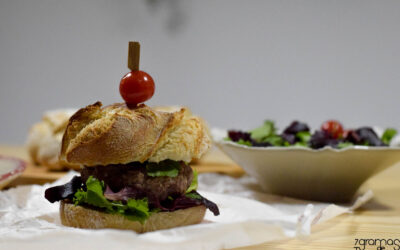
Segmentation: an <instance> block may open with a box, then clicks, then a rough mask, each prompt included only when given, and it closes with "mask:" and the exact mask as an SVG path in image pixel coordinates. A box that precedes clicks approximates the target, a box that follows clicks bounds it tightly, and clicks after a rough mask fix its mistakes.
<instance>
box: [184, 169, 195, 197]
mask: <svg viewBox="0 0 400 250" xmlns="http://www.w3.org/2000/svg"><path fill="white" fill-rule="evenodd" d="M197 176H198V174H197V171H196V170H194V169H193V179H192V183H190V186H189V187H188V189H187V190H186V193H190V192H192V191H194V190H196V189H197V185H198V180H197Z"/></svg>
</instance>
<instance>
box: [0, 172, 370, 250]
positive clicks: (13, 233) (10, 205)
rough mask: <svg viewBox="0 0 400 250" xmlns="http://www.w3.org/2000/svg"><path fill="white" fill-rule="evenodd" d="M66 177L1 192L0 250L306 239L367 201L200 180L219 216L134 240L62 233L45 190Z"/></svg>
mask: <svg viewBox="0 0 400 250" xmlns="http://www.w3.org/2000/svg"><path fill="white" fill-rule="evenodd" d="M75 174H76V173H74V172H70V173H68V174H67V175H66V176H65V177H63V178H62V179H60V180H58V181H56V182H55V183H54V184H51V185H44V186H39V185H31V186H20V187H17V188H13V189H9V190H6V191H2V192H0V249H25V250H26V249H56V250H62V249H68V250H72V249H85V250H88V249H96V250H99V249H221V248H234V247H241V246H248V245H254V244H260V243H263V242H267V241H272V240H279V239H284V238H287V237H306V236H307V235H309V234H310V232H311V227H312V225H315V224H317V223H321V222H323V221H326V220H328V219H331V218H333V217H336V216H338V215H340V214H343V213H348V212H351V211H352V210H354V209H356V208H358V207H360V206H361V205H362V204H364V203H366V202H367V201H368V200H369V199H371V198H372V196H373V194H372V192H371V191H368V192H366V193H365V194H364V195H362V196H360V197H359V198H358V199H357V200H356V201H355V202H354V203H353V204H350V205H348V206H338V205H334V204H326V203H317V202H312V203H311V202H307V201H301V200H295V199H290V198H286V197H281V196H274V195H271V194H265V193H263V192H261V191H260V188H259V186H258V185H257V184H256V182H255V180H254V179H253V178H251V177H249V176H244V177H242V178H239V179H235V178H231V177H228V176H223V175H218V174H202V175H199V192H200V193H201V194H202V195H203V196H205V197H207V198H208V199H210V200H212V201H214V202H215V203H217V205H218V206H219V208H220V213H221V214H220V216H214V215H213V214H212V213H210V212H209V211H207V214H206V217H205V220H204V222H203V223H201V224H198V225H193V226H187V227H180V228H174V229H169V230H161V231H156V232H150V233H145V234H136V233H134V232H131V231H122V230H110V229H107V230H87V229H76V228H69V227H64V226H62V225H61V223H60V219H59V215H58V206H59V204H58V203H54V204H51V203H49V202H48V201H47V200H46V199H45V198H44V190H45V189H46V188H48V187H49V186H52V185H60V184H63V183H65V182H67V181H69V180H70V179H71V178H72V176H73V175H75Z"/></svg>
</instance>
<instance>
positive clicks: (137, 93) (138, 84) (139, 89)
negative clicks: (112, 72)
mask: <svg viewBox="0 0 400 250" xmlns="http://www.w3.org/2000/svg"><path fill="white" fill-rule="evenodd" d="M154 90H155V85H154V81H153V78H152V77H151V76H150V75H149V74H147V73H146V72H144V71H140V70H138V71H132V72H129V73H128V74H126V75H125V76H124V77H122V79H121V83H120V84H119V92H120V94H121V96H122V98H123V99H124V100H125V102H126V103H127V104H130V105H136V104H139V103H142V102H145V101H147V100H149V99H150V98H151V97H152V96H153V95H154Z"/></svg>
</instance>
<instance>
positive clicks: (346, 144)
mask: <svg viewBox="0 0 400 250" xmlns="http://www.w3.org/2000/svg"><path fill="white" fill-rule="evenodd" d="M350 146H354V144H353V143H351V142H341V143H339V144H338V145H337V147H338V149H342V148H347V147H350Z"/></svg>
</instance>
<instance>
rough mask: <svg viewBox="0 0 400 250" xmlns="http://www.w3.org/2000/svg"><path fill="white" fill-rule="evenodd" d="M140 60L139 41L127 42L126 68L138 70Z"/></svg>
mask: <svg viewBox="0 0 400 250" xmlns="http://www.w3.org/2000/svg"><path fill="white" fill-rule="evenodd" d="M139 61H140V43H139V42H129V50H128V68H129V69H130V70H131V71H138V70H139Z"/></svg>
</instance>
